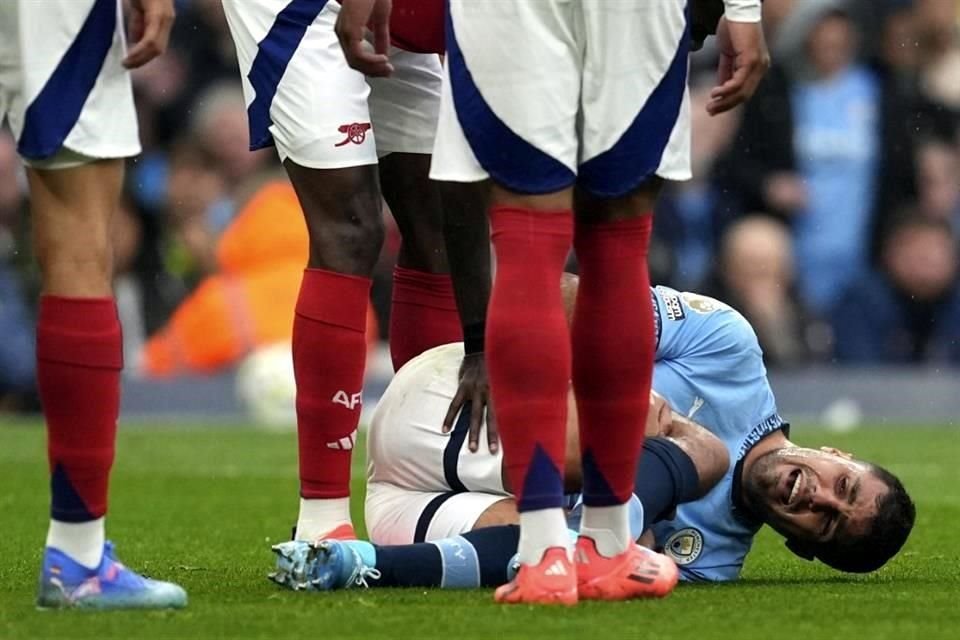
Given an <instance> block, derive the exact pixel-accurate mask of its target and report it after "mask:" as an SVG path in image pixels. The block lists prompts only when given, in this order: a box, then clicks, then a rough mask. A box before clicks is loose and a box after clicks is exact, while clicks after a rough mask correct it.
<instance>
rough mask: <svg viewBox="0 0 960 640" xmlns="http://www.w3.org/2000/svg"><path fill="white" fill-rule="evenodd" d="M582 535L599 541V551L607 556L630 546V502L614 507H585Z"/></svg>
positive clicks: (581, 525) (621, 551)
mask: <svg viewBox="0 0 960 640" xmlns="http://www.w3.org/2000/svg"><path fill="white" fill-rule="evenodd" d="M580 535H581V536H586V537H588V538H590V539H592V540H593V541H594V542H595V543H597V552H598V553H600V555H602V556H605V557H607V558H612V557H613V556H616V555H619V554H621V553H623V552H624V551H626V550H627V549H629V548H630V543H631V539H630V503H629V502H628V503H625V504H618V505H616V506H614V507H588V506H586V505H584V507H583V520H581V521H580Z"/></svg>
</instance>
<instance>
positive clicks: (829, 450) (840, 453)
mask: <svg viewBox="0 0 960 640" xmlns="http://www.w3.org/2000/svg"><path fill="white" fill-rule="evenodd" d="M820 451H823V452H824V453H829V454H830V455H834V456H839V457H841V458H843V459H844V460H853V454H852V453H848V452H846V451H841V450H840V449H837V448H835V447H820Z"/></svg>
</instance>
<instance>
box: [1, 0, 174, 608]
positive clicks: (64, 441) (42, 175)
mask: <svg viewBox="0 0 960 640" xmlns="http://www.w3.org/2000/svg"><path fill="white" fill-rule="evenodd" d="M158 8H160V9H162V7H158ZM118 15H120V12H119V3H116V2H110V1H109V0H106V1H98V2H94V1H93V0H86V1H76V0H59V1H56V2H55V1H51V2H45V3H42V4H41V3H33V2H23V1H20V0H14V1H11V2H3V3H0V121H2V120H3V119H4V116H5V115H6V116H9V121H10V125H11V129H12V130H13V132H14V136H15V137H16V139H17V148H18V151H19V153H20V155H21V156H22V157H23V158H24V161H25V163H26V164H27V166H28V168H27V177H28V181H29V186H30V207H31V213H32V217H33V242H34V247H35V254H36V256H37V259H38V262H39V265H40V271H41V277H42V293H41V299H40V304H39V317H38V320H37V384H38V388H39V392H40V397H41V400H42V403H43V413H44V417H45V419H46V425H47V452H48V460H49V466H50V488H51V509H50V511H51V513H50V515H51V519H50V526H49V529H48V533H47V542H46V548H45V550H44V554H43V567H42V569H41V576H40V585H39V592H38V596H37V603H38V605H39V606H41V607H87V608H98V609H119V608H135V607H136V608H160V607H182V606H184V605H185V604H186V600H187V598H186V593H185V592H184V591H183V589H181V588H180V587H178V586H176V585H173V584H170V583H165V582H156V581H153V580H148V579H146V578H143V577H142V576H139V575H137V574H136V573H134V572H133V571H131V570H130V569H127V568H125V567H124V566H123V565H121V564H120V563H119V562H117V561H116V559H115V557H114V555H113V549H112V546H111V545H110V543H108V542H106V541H105V516H106V513H107V493H108V484H109V477H110V468H111V466H112V464H113V458H114V443H115V438H116V429H117V417H118V414H119V408H120V370H121V368H122V364H123V353H122V341H121V329H120V323H119V320H118V318H117V310H116V305H115V303H114V300H113V287H112V275H113V264H112V261H113V254H112V248H111V237H110V221H111V219H112V216H113V213H114V211H115V209H116V208H117V206H118V202H119V199H120V190H121V185H122V182H123V163H124V161H123V159H122V158H125V157H129V156H133V155H136V154H137V153H139V149H140V146H139V142H138V140H137V125H136V122H137V121H136V112H135V110H134V104H133V91H132V88H131V84H130V77H129V74H128V73H127V72H126V70H125V69H124V68H123V66H122V61H123V60H124V56H125V55H126V51H125V47H124V39H123V33H122V29H123V28H122V25H121V24H120V22H119V20H118ZM155 17H156V16H154V18H155ZM153 26H156V25H155V24H154V25H153ZM160 31H161V32H162V31H163V27H162V26H161V27H160Z"/></svg>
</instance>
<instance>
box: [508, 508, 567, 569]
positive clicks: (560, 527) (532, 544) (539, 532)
mask: <svg viewBox="0 0 960 640" xmlns="http://www.w3.org/2000/svg"><path fill="white" fill-rule="evenodd" d="M551 547H561V548H563V549H566V550H567V556H568V557H570V558H572V557H573V549H572V547H571V544H570V535H569V534H568V533H567V521H566V518H564V517H563V509H560V508H559V507H558V508H556V509H539V510H537V511H523V512H521V513H520V543H519V544H518V546H517V560H519V561H520V563H521V564H537V563H539V562H540V559H541V558H543V552H544V551H546V550H547V549H549V548H551Z"/></svg>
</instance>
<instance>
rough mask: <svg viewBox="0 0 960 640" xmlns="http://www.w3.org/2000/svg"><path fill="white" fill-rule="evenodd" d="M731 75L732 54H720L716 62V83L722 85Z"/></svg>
mask: <svg viewBox="0 0 960 640" xmlns="http://www.w3.org/2000/svg"><path fill="white" fill-rule="evenodd" d="M731 77H733V56H730V55H727V54H720V62H719V63H718V64H717V85H718V86H722V85H723V84H725V83H726V82H727V81H728V80H730V78H731Z"/></svg>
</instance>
